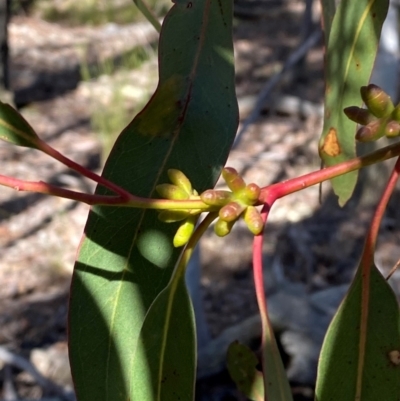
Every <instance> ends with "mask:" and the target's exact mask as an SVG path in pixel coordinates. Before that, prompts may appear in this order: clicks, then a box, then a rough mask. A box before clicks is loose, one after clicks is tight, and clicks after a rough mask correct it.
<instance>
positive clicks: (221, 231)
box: [214, 219, 236, 237]
mask: <svg viewBox="0 0 400 401" xmlns="http://www.w3.org/2000/svg"><path fill="white" fill-rule="evenodd" d="M235 221H236V220H235ZM235 221H229V222H228V221H225V220H221V219H218V220H217V222H216V223H215V225H214V232H215V234H217V235H218V237H225V236H226V235H228V234H229V233H230V232H231V230H232V227H233V225H234V224H235Z"/></svg>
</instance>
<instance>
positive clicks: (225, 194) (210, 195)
mask: <svg viewBox="0 0 400 401" xmlns="http://www.w3.org/2000/svg"><path fill="white" fill-rule="evenodd" d="M232 197H233V193H232V192H230V191H221V190H214V189H208V190H207V191H204V192H203V193H202V194H201V195H200V199H201V200H202V201H203V202H204V203H205V204H206V205H210V206H224V205H226V204H227V203H228V202H229V201H230V200H231V199H232Z"/></svg>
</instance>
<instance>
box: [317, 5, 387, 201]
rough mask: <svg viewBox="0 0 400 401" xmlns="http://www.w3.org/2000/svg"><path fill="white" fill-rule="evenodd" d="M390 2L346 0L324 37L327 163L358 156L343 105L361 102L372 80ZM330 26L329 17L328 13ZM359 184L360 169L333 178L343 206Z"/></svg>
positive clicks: (323, 149)
mask: <svg viewBox="0 0 400 401" xmlns="http://www.w3.org/2000/svg"><path fill="white" fill-rule="evenodd" d="M388 3H389V1H388V0H357V1H351V0H342V1H341V2H340V4H339V6H338V7H337V10H336V13H335V16H334V18H333V21H332V25H331V29H330V33H329V35H326V39H328V38H329V39H328V44H327V45H326V47H327V51H326V60H325V76H326V89H325V118H324V128H323V132H322V137H321V139H320V144H319V152H320V156H321V158H322V160H323V162H324V163H325V165H327V166H332V165H335V164H338V163H340V162H343V161H345V160H348V159H351V158H353V157H355V154H356V153H355V132H356V124H355V123H354V122H352V121H350V120H349V119H348V118H347V117H346V116H345V114H344V113H343V109H344V108H345V107H349V106H360V105H361V102H362V101H361V97H360V87H361V86H363V85H366V84H368V82H369V78H370V75H371V71H372V67H373V65H374V60H375V55H376V51H377V48H378V43H379V37H380V32H381V28H382V24H383V21H384V19H385V17H386V13H387V9H388ZM324 19H325V20H326V22H327V23H328V24H329V16H327V15H325V14H324ZM356 182H357V171H354V172H351V173H348V174H345V175H344V176H340V177H337V178H334V179H333V180H332V185H333V189H334V191H335V193H336V195H337V196H338V197H339V203H340V204H341V205H344V204H345V203H346V202H347V200H348V199H349V198H350V197H351V195H352V193H353V190H354V186H355V184H356Z"/></svg>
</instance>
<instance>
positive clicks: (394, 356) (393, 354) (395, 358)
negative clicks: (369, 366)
mask: <svg viewBox="0 0 400 401" xmlns="http://www.w3.org/2000/svg"><path fill="white" fill-rule="evenodd" d="M388 356H389V359H390V362H391V363H392V364H393V365H396V366H398V365H399V364H400V351H399V350H397V349H395V350H393V351H390V352H389V353H388Z"/></svg>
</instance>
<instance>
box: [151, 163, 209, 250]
mask: <svg viewBox="0 0 400 401" xmlns="http://www.w3.org/2000/svg"><path fill="white" fill-rule="evenodd" d="M168 178H169V179H170V181H171V183H172V184H160V185H157V186H156V190H157V192H158V194H159V195H160V196H161V197H162V198H165V199H172V200H190V199H199V198H200V197H199V194H198V193H197V191H196V190H195V189H193V188H192V184H191V182H190V180H189V179H188V178H187V177H186V175H185V174H183V173H182V171H180V170H176V169H170V170H168ZM200 213H201V210H200V209H168V210H162V211H161V212H160V213H159V214H158V218H159V219H160V220H161V221H163V222H165V223H175V222H178V221H179V222H181V223H180V225H179V228H178V230H177V232H176V234H175V236H174V239H173V244H174V246H175V247H180V246H183V245H186V244H187V242H188V241H189V239H190V237H191V236H192V234H193V231H194V229H195V226H196V221H197V217H198V214H200Z"/></svg>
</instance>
